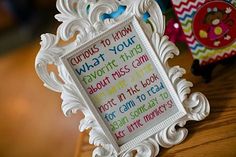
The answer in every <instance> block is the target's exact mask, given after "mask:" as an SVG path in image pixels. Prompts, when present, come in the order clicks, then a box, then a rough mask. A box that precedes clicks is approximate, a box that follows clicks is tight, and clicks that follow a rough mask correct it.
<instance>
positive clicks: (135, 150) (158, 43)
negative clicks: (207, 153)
mask: <svg viewBox="0 0 236 157" xmlns="http://www.w3.org/2000/svg"><path fill="white" fill-rule="evenodd" d="M57 8H58V10H59V12H60V14H57V15H56V16H55V17H56V19H57V20H59V21H60V22H62V24H61V25H60V26H59V27H58V31H57V34H56V35H53V34H43V35H42V36H41V38H42V42H41V49H40V51H39V53H38V55H37V57H36V61H35V66H36V71H37V74H38V75H39V77H40V78H41V80H42V81H43V82H44V85H45V86H46V87H48V88H49V89H51V90H54V91H56V92H60V93H61V98H62V100H63V102H62V110H63V112H64V114H65V115H66V116H69V115H71V114H73V113H76V112H77V111H78V110H80V111H82V112H83V114H84V116H85V117H84V119H83V120H81V121H80V127H79V128H80V131H84V130H85V129H90V133H89V135H90V139H89V142H90V143H91V144H94V145H96V146H97V148H96V149H95V150H94V152H93V156H96V157H98V156H100V157H106V156H107V157H111V156H114V157H116V156H121V157H128V156H130V157H132V156H136V155H137V156H145V157H154V156H156V155H157V154H158V152H159V146H162V147H171V146H173V145H176V144H178V143H180V142H182V141H183V140H184V139H185V138H186V136H187V132H188V131H187V129H186V128H184V125H185V123H186V122H187V121H189V120H196V121H199V120H202V119H204V118H205V117H206V116H207V115H208V114H209V112H210V107H209V103H208V101H207V99H206V98H205V96H204V95H203V94H201V93H199V92H197V93H192V94H191V95H190V96H189V97H188V94H190V87H192V83H191V82H189V81H186V80H185V79H182V78H181V77H182V76H183V74H184V73H185V70H184V69H182V68H180V67H179V66H174V67H169V65H168V59H170V58H172V57H173V56H174V55H178V54H179V51H178V49H177V48H176V46H175V45H174V44H173V43H171V42H169V41H168V37H166V36H164V27H165V24H164V17H163V15H162V13H161V10H160V8H159V6H158V4H157V3H156V2H155V1H154V0H136V1H135V3H134V2H133V1H131V0H79V1H78V0H72V1H71V0H58V1H57ZM123 29H128V30H129V31H128V33H126V34H127V36H126V35H124V37H123V36H122V35H121V36H122V38H114V34H116V33H117V32H119V31H120V32H122V30H123ZM74 36H76V38H75V39H74V40H72V39H73V37H74ZM116 39H117V40H116ZM68 40H70V41H69V42H68V43H67V44H64V45H61V44H60V41H68ZM118 40H119V41H118ZM104 41H107V42H108V43H106V42H104ZM119 42H121V43H124V44H125V42H127V43H129V44H126V45H125V46H123V47H122V45H121V46H120V49H119V48H118V50H119V52H118V50H115V47H116V46H119ZM113 47H114V49H113ZM93 48H94V49H93ZM135 48H137V49H138V48H139V50H140V52H136V53H133V52H132V53H131V51H132V49H135ZM92 49H93V50H92ZM87 50H91V51H92V52H90V51H89V53H88V51H87ZM116 51H117V52H116ZM137 51H138V50H137ZM86 52H87V54H88V55H86V54H85V53H86ZM129 52H130V53H129ZM126 53H129V54H126ZM89 55H90V56H89ZM124 55H126V56H128V58H126V59H125V58H124ZM122 56H123V57H122ZM140 57H141V58H140ZM130 58H131V59H130ZM139 59H140V60H139ZM134 60H139V61H140V62H139V64H138V65H139V66H134V65H133V62H134ZM51 64H53V65H55V66H56V67H57V70H58V74H57V73H55V72H53V71H49V68H48V65H51ZM85 65H86V67H87V69H86V68H85ZM124 66H125V67H124ZM104 67H105V69H106V70H104ZM141 67H143V68H145V67H149V69H151V70H149V71H148V72H147V70H146V71H144V70H143V69H141ZM81 68H84V69H81ZM122 68H123V69H126V71H127V72H124V71H125V70H122V72H123V74H122V76H121V75H119V76H118V75H117V72H116V71H117V70H118V69H122ZM100 69H103V73H104V75H102V74H101V75H99V77H94V78H92V77H89V75H90V72H91V73H96V72H98V71H99V70H100ZM142 70H143V71H144V72H143V73H142V75H141V74H140V71H142ZM137 74H139V75H137ZM105 76H107V77H105ZM132 78H134V79H135V81H133V80H132ZM101 81H103V82H105V81H106V83H105V85H106V86H105V85H104V86H101V85H100V84H98V82H101ZM117 81H123V87H122V88H119V89H117V90H116V91H115V92H114V93H112V94H111V92H107V91H109V89H110V88H112V87H113V86H114V85H116V83H117ZM145 81H147V82H145ZM148 81H149V82H148ZM143 82H145V83H146V84H145V83H143ZM96 85H97V86H96ZM98 85H99V86H98ZM154 87H156V88H155V89H156V91H155V92H153V93H151V91H152V89H154ZM91 88H93V89H91ZM129 88H130V90H131V89H132V91H133V93H130V91H129V90H128V89H129ZM133 89H134V90H133ZM148 91H149V92H148ZM125 92H126V94H127V95H126V96H125ZM163 92H164V93H166V95H167V97H165V98H164V97H163V96H162V95H161V94H163ZM98 93H100V94H98ZM101 93H103V94H101ZM104 93H105V94H104ZM120 93H123V97H125V100H127V101H124V100H123V99H124V98H123V99H119V98H120V97H117V95H119V96H120ZM150 93H151V94H150ZM145 94H146V95H145ZM141 95H144V96H145V100H142V99H141V98H140V96H141ZM154 99H155V100H156V101H155V103H154ZM111 100H112V101H111ZM152 100H153V103H151V102H152ZM130 101H132V103H129V102H130ZM108 102H109V105H110V108H107V109H102V107H104V106H103V105H104V104H108ZM126 102H128V103H126ZM124 104H127V105H128V108H126V110H125V111H124V110H123V111H121V110H122V109H121V106H122V105H124ZM147 104H149V105H147ZM150 104H153V105H150ZM165 104H166V105H165ZM145 105H146V108H145ZM161 105H163V106H164V107H163V112H162V114H160V115H159V113H158V114H156V116H154V117H153V118H152V119H154V120H153V121H151V120H150V118H148V114H149V113H150V114H151V113H152V112H153V114H154V109H155V108H158V107H159V109H160V106H161ZM167 105H168V106H169V108H168V107H167ZM107 106H108V105H107ZM141 106H143V107H142V108H143V112H141V111H140V112H138V110H137V109H139V107H141ZM164 108H165V109H164ZM136 111H137V112H136ZM144 111H145V112H144ZM133 112H135V113H139V114H135V115H136V116H133ZM159 112H161V110H159ZM110 113H113V114H111V115H113V118H107V117H106V115H110ZM124 116H125V117H126V119H125V123H123V125H122V126H121V125H119V127H114V123H115V122H116V120H117V121H118V120H119V119H122V118H123V117H124ZM134 121H135V122H137V121H138V122H139V123H138V124H139V125H136V127H133V125H132V124H134V123H133V122H134ZM135 124H136V123H135ZM131 126H132V127H133V128H132V129H130V127H131ZM176 126H179V127H176ZM121 130H122V131H121ZM119 132H122V133H123V134H122V135H120V134H119V135H120V136H117V133H119Z"/></svg>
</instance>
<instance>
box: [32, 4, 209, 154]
mask: <svg viewBox="0 0 236 157" xmlns="http://www.w3.org/2000/svg"><path fill="white" fill-rule="evenodd" d="M119 6H126V9H125V11H124V12H123V13H122V14H120V15H119V16H117V17H115V18H106V19H101V15H103V14H104V13H106V14H111V13H112V12H114V11H116V10H117V9H118V7H119ZM57 9H58V11H59V12H60V13H59V14H57V15H56V16H55V17H56V19H57V20H58V21H60V22H62V23H61V25H60V26H59V27H58V30H57V34H56V35H54V34H49V33H47V34H43V35H42V36H41V39H42V42H41V49H40V51H39V53H38V55H37V57H36V61H35V68H36V72H37V74H38V76H39V77H40V79H41V80H42V81H43V82H44V85H45V86H46V87H48V88H49V89H51V90H53V91H55V92H59V93H61V98H62V100H63V101H62V110H63V112H64V114H65V115H66V116H69V115H71V114H75V113H76V112H77V111H78V110H80V111H82V112H83V114H84V116H85V117H84V119H82V120H81V121H80V126H79V129H80V131H84V130H86V129H90V132H89V136H90V137H89V142H90V144H94V145H95V146H97V148H96V149H95V150H94V152H93V156H94V157H117V156H120V157H133V156H141V157H142V156H143V157H155V156H156V155H157V154H158V153H159V146H162V147H166V148H169V147H172V146H173V145H176V144H179V143H180V142H182V141H183V140H184V139H185V138H186V136H187V134H188V130H187V129H186V128H184V125H185V124H186V122H187V121H189V120H195V121H200V120H203V119H204V118H205V117H207V115H208V114H209V112H210V106H209V103H208V100H207V99H206V97H205V96H204V95H203V94H201V93H199V92H196V93H192V94H191V95H189V96H188V94H190V92H191V91H190V87H192V83H191V82H189V81H186V80H185V79H183V78H182V76H183V74H184V73H185V70H184V69H182V68H180V67H179V66H174V67H169V65H168V60H169V59H170V58H173V57H174V55H178V54H179V51H178V49H177V48H176V46H175V45H174V44H173V43H171V42H170V41H168V37H167V36H165V35H164V31H165V23H164V17H163V15H162V12H161V10H160V8H159V6H158V4H157V3H156V2H155V1H154V0H135V2H134V1H132V0H57ZM146 12H148V13H149V15H150V16H149V18H148V20H149V22H148V23H147V22H145V21H144V20H143V14H144V13H146ZM131 16H135V17H136V18H137V20H138V22H139V24H140V25H141V27H142V28H143V30H145V34H146V36H147V38H148V40H149V41H150V43H151V44H152V47H153V49H154V51H155V53H156V55H157V56H158V58H159V59H160V62H161V63H162V65H163V68H164V70H165V72H166V74H167V76H168V77H169V80H170V82H171V84H172V86H173V87H174V90H175V91H176V93H177V96H178V98H179V100H180V102H181V103H182V104H183V107H184V109H185V111H186V112H187V114H186V115H185V116H184V117H182V118H180V119H178V120H177V121H176V122H175V123H173V124H171V125H170V126H168V127H166V128H165V129H163V130H161V131H158V132H157V133H156V134H154V135H152V136H150V137H149V138H147V139H145V140H143V141H142V142H140V143H137V144H136V145H135V146H134V147H132V148H129V149H127V150H125V151H123V152H122V153H119V152H117V151H116V149H115V148H114V146H113V145H112V144H110V143H109V139H107V136H106V135H105V134H104V132H103V130H102V129H101V127H100V125H99V124H98V122H97V120H96V119H95V118H94V116H93V115H92V114H91V111H90V109H89V108H88V107H87V106H86V105H85V104H84V102H83V101H82V100H83V99H82V98H83V96H82V95H81V94H80V92H79V91H78V88H77V87H76V85H75V83H74V81H73V80H72V78H71V75H70V74H69V73H68V72H67V70H66V67H65V66H64V64H63V63H62V62H61V60H60V58H61V57H62V56H63V55H65V54H66V53H67V52H71V51H72V50H74V49H75V48H77V47H79V46H80V45H82V44H84V43H85V42H87V41H89V40H91V39H93V38H94V37H96V36H97V35H99V34H101V33H102V32H104V31H106V30H108V29H109V28H111V27H112V26H113V25H114V24H117V23H120V22H121V21H123V20H124V19H128V18H129V17H131ZM150 28H152V29H150ZM74 36H76V38H75V40H73V41H71V40H72V38H73V37H74ZM70 39H71V40H70ZM68 40H70V42H69V43H67V44H66V45H61V44H60V43H59V42H60V41H68ZM51 64H53V65H55V66H56V67H57V70H58V74H56V73H55V72H53V71H49V68H48V65H51ZM176 126H179V127H176ZM134 150H135V151H134Z"/></svg>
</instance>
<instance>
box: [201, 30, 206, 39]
mask: <svg viewBox="0 0 236 157" xmlns="http://www.w3.org/2000/svg"><path fill="white" fill-rule="evenodd" d="M199 36H200V37H201V38H207V32H206V31H204V30H200V31H199Z"/></svg>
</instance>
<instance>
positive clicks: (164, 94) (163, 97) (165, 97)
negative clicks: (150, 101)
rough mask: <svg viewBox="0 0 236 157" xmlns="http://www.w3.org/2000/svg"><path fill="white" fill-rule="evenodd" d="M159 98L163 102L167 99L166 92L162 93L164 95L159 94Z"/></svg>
mask: <svg viewBox="0 0 236 157" xmlns="http://www.w3.org/2000/svg"><path fill="white" fill-rule="evenodd" d="M160 97H161V98H162V100H165V99H167V98H168V97H169V96H168V93H167V92H164V93H161V94H160Z"/></svg>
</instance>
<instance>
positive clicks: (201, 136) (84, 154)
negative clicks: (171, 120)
mask: <svg viewBox="0 0 236 157" xmlns="http://www.w3.org/2000/svg"><path fill="white" fill-rule="evenodd" d="M191 63H192V58H191V54H190V53H189V52H187V50H185V52H183V53H181V55H180V56H178V57H176V58H175V59H172V61H171V63H170V64H171V65H176V64H179V65H180V66H181V67H184V68H185V69H186V71H187V74H186V75H185V78H186V79H187V80H189V81H192V82H193V83H194V87H193V88H192V91H193V92H194V91H201V92H202V93H204V94H205V95H206V97H207V98H208V100H209V102H210V105H211V113H210V115H209V116H208V117H207V118H206V119H205V120H203V121H201V122H188V123H187V125H186V128H187V129H188V130H189V135H188V137H187V139H186V140H185V141H184V142H182V143H181V144H179V145H176V146H174V147H172V148H170V149H165V148H162V149H161V151H160V153H159V156H161V157H173V156H174V157H205V156H207V157H235V156H236V63H232V64H229V65H224V66H223V65H218V66H217V67H216V69H215V70H214V72H213V80H212V81H211V82H210V83H208V84H205V83H204V82H203V80H202V79H201V78H200V77H196V76H193V75H192V74H191V72H190V67H191ZM93 149H94V147H93V146H91V145H89V144H88V133H86V132H85V133H80V135H79V137H78V140H77V151H76V154H75V156H76V157H90V156H92V150H93Z"/></svg>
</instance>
